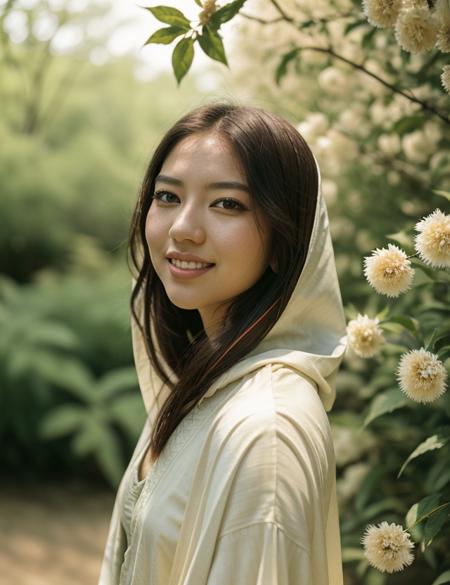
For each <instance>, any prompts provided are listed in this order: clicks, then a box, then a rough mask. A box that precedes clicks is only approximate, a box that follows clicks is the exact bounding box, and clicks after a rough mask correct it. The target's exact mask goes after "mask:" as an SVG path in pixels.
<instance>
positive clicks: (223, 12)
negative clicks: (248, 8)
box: [209, 0, 246, 29]
mask: <svg viewBox="0 0 450 585" xmlns="http://www.w3.org/2000/svg"><path fill="white" fill-rule="evenodd" d="M245 2H246V0H235V1H234V2H230V3H229V4H225V6H222V7H221V8H219V9H218V10H216V12H214V14H213V15H212V16H211V20H210V21H209V22H210V25H211V26H212V27H213V28H215V29H218V28H220V26H222V24H225V23H226V22H228V21H229V20H231V19H232V18H234V17H235V16H236V15H237V14H238V12H239V10H240V9H241V8H242V7H243V6H244V4H245Z"/></svg>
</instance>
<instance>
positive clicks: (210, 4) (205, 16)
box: [199, 0, 217, 24]
mask: <svg viewBox="0 0 450 585" xmlns="http://www.w3.org/2000/svg"><path fill="white" fill-rule="evenodd" d="M216 10H217V6H216V0H205V2H204V4H203V10H202V11H201V12H200V14H199V20H200V22H201V23H202V24H207V23H208V22H209V20H210V18H211V16H212V15H213V14H214V12H216Z"/></svg>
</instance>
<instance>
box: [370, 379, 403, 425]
mask: <svg viewBox="0 0 450 585" xmlns="http://www.w3.org/2000/svg"><path fill="white" fill-rule="evenodd" d="M408 403H409V401H408V398H406V396H405V395H404V394H403V393H402V392H401V391H400V390H399V389H398V388H391V389H390V390H388V391H387V392H383V393H382V394H378V395H377V396H375V398H374V399H373V400H372V402H371V404H370V408H369V413H368V415H367V416H366V419H365V420H364V423H363V426H362V428H363V429H364V428H365V427H367V425H369V424H370V423H371V422H372V421H373V420H374V419H376V418H378V417H379V416H381V415H383V414H386V413H388V412H393V411H394V410H397V409H398V408H402V407H404V406H407V405H408Z"/></svg>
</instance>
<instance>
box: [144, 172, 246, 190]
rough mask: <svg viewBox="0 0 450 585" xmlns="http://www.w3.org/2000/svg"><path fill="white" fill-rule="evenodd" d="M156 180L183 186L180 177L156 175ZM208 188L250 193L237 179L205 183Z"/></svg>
mask: <svg viewBox="0 0 450 585" xmlns="http://www.w3.org/2000/svg"><path fill="white" fill-rule="evenodd" d="M158 181H161V182H164V183H169V184H171V185H178V186H180V187H182V186H183V181H181V180H180V179H175V178H174V177H169V176H167V175H158V176H157V177H156V179H155V183H157V182H158ZM207 188H208V189H238V190H239V191H247V193H250V189H249V188H248V187H247V185H244V183H239V181H217V182H215V183H210V184H209V185H207Z"/></svg>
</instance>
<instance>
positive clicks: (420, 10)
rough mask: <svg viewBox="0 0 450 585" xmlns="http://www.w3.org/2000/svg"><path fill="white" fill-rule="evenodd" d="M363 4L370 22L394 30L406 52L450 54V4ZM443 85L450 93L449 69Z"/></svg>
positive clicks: (375, 0)
mask: <svg viewBox="0 0 450 585" xmlns="http://www.w3.org/2000/svg"><path fill="white" fill-rule="evenodd" d="M362 3H363V11H364V14H365V16H366V18H367V20H368V22H369V23H370V24H372V25H373V26H376V27H380V28H384V27H393V28H394V32H395V38H396V40H397V43H398V44H399V45H400V46H401V47H402V48H403V49H404V50H405V51H408V52H410V53H412V54H418V53H423V52H425V51H429V50H431V49H433V48H434V47H436V48H437V49H438V50H439V51H441V52H442V53H449V52H450V6H449V3H448V0H436V2H435V3H434V6H432V7H431V8H430V6H429V4H428V2H427V1H426V0H362ZM446 67H447V69H446ZM444 79H445V81H444ZM441 81H442V85H443V86H444V88H445V89H446V91H449V84H448V65H447V66H444V68H443V71H442V77H441ZM449 93H450V92H449Z"/></svg>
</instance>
